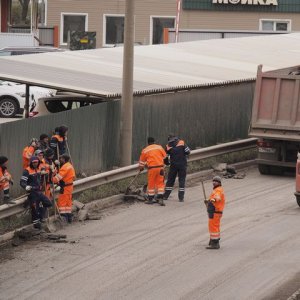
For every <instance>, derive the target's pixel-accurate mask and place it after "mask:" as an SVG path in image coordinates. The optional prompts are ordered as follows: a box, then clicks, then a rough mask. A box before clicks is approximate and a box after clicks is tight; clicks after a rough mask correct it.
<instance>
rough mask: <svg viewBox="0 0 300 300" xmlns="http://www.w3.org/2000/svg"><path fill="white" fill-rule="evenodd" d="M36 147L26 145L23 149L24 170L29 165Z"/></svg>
mask: <svg viewBox="0 0 300 300" xmlns="http://www.w3.org/2000/svg"><path fill="white" fill-rule="evenodd" d="M34 151H35V149H34V147H33V146H28V147H25V148H24V150H23V170H25V169H26V168H27V167H28V166H29V162H30V158H31V157H32V156H33V154H34Z"/></svg>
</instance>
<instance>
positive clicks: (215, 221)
mask: <svg viewBox="0 0 300 300" xmlns="http://www.w3.org/2000/svg"><path fill="white" fill-rule="evenodd" d="M221 218H222V214H216V213H214V217H213V218H212V219H209V218H208V230H209V234H210V239H211V240H218V239H220V225H221Z"/></svg>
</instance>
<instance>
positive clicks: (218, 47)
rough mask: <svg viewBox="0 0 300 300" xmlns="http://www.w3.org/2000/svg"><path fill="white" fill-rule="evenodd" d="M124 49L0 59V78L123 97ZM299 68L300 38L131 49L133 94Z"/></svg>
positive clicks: (258, 38)
mask: <svg viewBox="0 0 300 300" xmlns="http://www.w3.org/2000/svg"><path fill="white" fill-rule="evenodd" d="M122 61H123V47H117V48H102V49H96V50H85V51H66V52H57V53H45V54H33V55H22V56H11V57H1V58H0V79H1V78H3V79H6V80H11V81H18V82H24V83H31V84H36V85H41V86H48V87H53V88H56V89H63V90H70V91H77V92H84V93H90V94H95V95H103V96H109V95H112V94H119V93H121V92H122ZM259 64H263V66H264V68H263V70H264V71H267V70H273V69H278V68H284V67H290V66H295V65H300V33H293V34H278V35H270V36H256V37H245V38H232V39H215V40H206V41H194V42H185V43H178V44H167V45H152V46H136V47H135V63H134V91H135V92H138V91H140V92H141V91H148V90H155V89H170V88H178V87H181V86H190V85H200V84H212V83H218V82H226V81H232V80H244V79H252V78H255V76H256V72H257V66H258V65H259Z"/></svg>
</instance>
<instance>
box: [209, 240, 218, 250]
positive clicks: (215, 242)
mask: <svg viewBox="0 0 300 300" xmlns="http://www.w3.org/2000/svg"><path fill="white" fill-rule="evenodd" d="M206 249H220V244H219V240H211V242H210V245H209V246H207V247H206Z"/></svg>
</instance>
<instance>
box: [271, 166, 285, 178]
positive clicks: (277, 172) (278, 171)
mask: <svg viewBox="0 0 300 300" xmlns="http://www.w3.org/2000/svg"><path fill="white" fill-rule="evenodd" d="M283 173H284V168H283V167H277V166H271V167H270V174H272V175H278V176H280V175H282V174H283Z"/></svg>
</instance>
